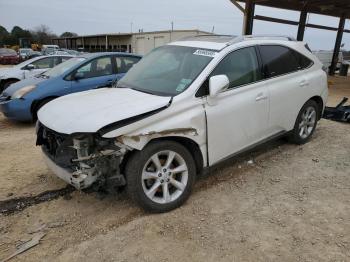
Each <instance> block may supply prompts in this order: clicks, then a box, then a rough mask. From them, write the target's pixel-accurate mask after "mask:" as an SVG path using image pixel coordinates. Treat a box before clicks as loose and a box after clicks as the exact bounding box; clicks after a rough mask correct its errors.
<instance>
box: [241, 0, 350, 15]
mask: <svg viewBox="0 0 350 262" xmlns="http://www.w3.org/2000/svg"><path fill="white" fill-rule="evenodd" d="M238 1H239V2H246V0H238ZM253 2H255V3H256V4H258V5H262V6H269V7H275V8H282V9H288V10H294V11H302V10H305V11H307V12H310V13H314V14H319V15H329V16H336V17H341V16H345V17H346V18H350V0H253Z"/></svg>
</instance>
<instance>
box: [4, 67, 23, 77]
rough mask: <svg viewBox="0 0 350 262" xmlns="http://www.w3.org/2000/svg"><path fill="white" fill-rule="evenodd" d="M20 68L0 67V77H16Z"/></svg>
mask: <svg viewBox="0 0 350 262" xmlns="http://www.w3.org/2000/svg"><path fill="white" fill-rule="evenodd" d="M20 73H21V72H20V70H19V69H18V68H16V67H11V68H0V79H2V78H4V79H6V78H9V77H18V75H19V74H20Z"/></svg>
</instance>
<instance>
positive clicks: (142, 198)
mask: <svg viewBox="0 0 350 262" xmlns="http://www.w3.org/2000/svg"><path fill="white" fill-rule="evenodd" d="M125 174H126V179H127V190H128V193H129V195H130V197H131V198H132V199H133V200H134V201H135V202H136V203H137V204H138V205H140V206H141V207H142V208H143V209H145V210H146V211H149V212H153V213H162V212H167V211H170V210H172V209H175V208H177V207H179V206H181V205H182V204H183V203H184V202H185V201H186V200H187V199H188V197H189V196H190V194H191V191H192V187H193V184H194V182H195V176H196V166H195V162H194V160H193V157H192V155H191V154H190V152H189V151H188V150H187V149H186V148H185V147H184V146H182V145H181V144H179V143H176V142H174V141H165V140H164V141H155V142H151V143H150V144H149V145H147V146H146V147H145V148H144V149H143V150H142V151H136V152H135V153H134V154H133V155H132V156H131V157H130V159H129V160H128V162H127V164H126V168H125Z"/></svg>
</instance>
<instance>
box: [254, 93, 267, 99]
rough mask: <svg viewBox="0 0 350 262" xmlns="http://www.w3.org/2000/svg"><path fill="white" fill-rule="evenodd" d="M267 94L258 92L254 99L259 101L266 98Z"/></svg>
mask: <svg viewBox="0 0 350 262" xmlns="http://www.w3.org/2000/svg"><path fill="white" fill-rule="evenodd" d="M266 99H267V96H266V95H264V94H263V93H260V94H258V96H257V97H256V98H255V101H260V100H266Z"/></svg>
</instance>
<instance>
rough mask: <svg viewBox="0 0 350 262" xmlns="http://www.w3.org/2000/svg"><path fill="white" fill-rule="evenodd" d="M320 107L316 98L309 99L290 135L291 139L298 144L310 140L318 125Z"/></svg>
mask: <svg viewBox="0 0 350 262" xmlns="http://www.w3.org/2000/svg"><path fill="white" fill-rule="evenodd" d="M319 112H320V110H319V108H318V105H317V103H316V102H315V101H314V100H309V101H307V102H306V103H305V104H304V106H303V107H302V108H301V109H300V112H299V114H298V117H297V119H296V121H295V124H294V128H293V130H292V131H291V133H290V135H289V137H288V138H289V141H290V142H292V143H295V144H298V145H301V144H305V143H306V142H308V141H309V140H310V139H311V137H312V135H313V133H314V131H315V129H316V126H317V121H318V120H319V119H320V118H319Z"/></svg>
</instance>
